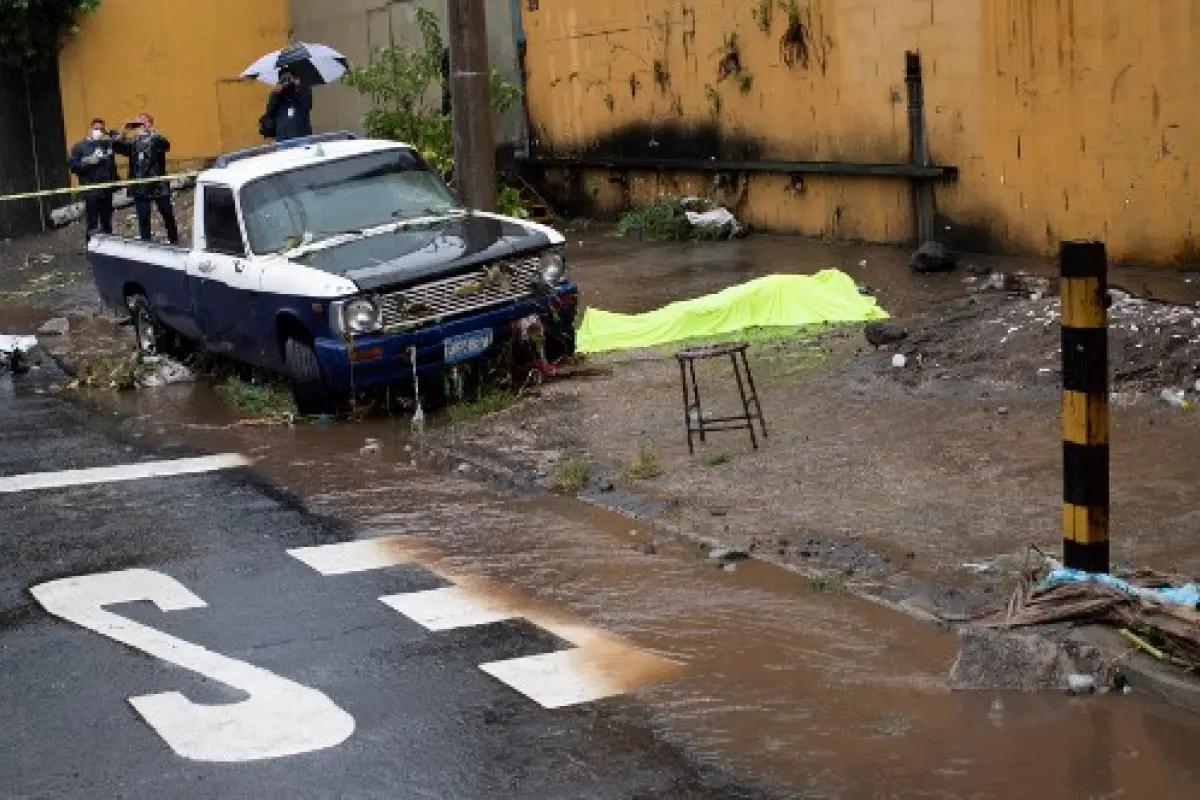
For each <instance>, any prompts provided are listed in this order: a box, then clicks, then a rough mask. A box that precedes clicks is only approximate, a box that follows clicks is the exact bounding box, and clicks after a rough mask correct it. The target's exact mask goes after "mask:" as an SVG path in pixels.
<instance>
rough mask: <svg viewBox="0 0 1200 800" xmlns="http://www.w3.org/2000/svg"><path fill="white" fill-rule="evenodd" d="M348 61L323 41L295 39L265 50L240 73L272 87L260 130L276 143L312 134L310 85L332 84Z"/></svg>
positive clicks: (259, 125) (259, 124)
mask: <svg viewBox="0 0 1200 800" xmlns="http://www.w3.org/2000/svg"><path fill="white" fill-rule="evenodd" d="M349 65H350V62H349V61H348V60H347V59H346V57H345V56H344V55H342V54H341V53H339V52H338V51H336V50H334V49H333V48H331V47H326V46H325V45H322V44H305V43H303V42H296V43H294V44H290V45H288V46H287V47H285V48H283V49H282V50H276V51H275V52H272V53H267V54H266V55H265V56H263V57H262V58H260V59H259V60H258V61H255V62H254V63H253V64H251V65H250V67H249V68H247V69H246V71H245V72H243V73H242V77H243V78H253V79H255V80H258V81H261V82H263V83H266V84H268V85H270V86H271V87H273V88H272V89H271V96H270V98H268V100H267V108H266V113H265V114H263V116H262V117H261V118H260V119H259V121H258V129H259V131H258V132H259V133H260V134H262V136H263V137H264V138H267V139H274V140H275V141H277V142H283V141H287V140H288V139H295V138H297V137H300V136H311V135H312V132H313V127H312V106H313V101H312V88H313V87H314V86H322V85H324V84H327V83H333V82H334V81H336V80H338V79H339V78H341V77H342V76H343V75H345V74H346V70H347V68H348V67H349Z"/></svg>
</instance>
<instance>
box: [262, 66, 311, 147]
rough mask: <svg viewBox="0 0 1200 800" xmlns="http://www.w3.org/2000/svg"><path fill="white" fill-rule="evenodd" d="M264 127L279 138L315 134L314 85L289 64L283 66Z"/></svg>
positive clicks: (269, 136)
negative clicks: (307, 81)
mask: <svg viewBox="0 0 1200 800" xmlns="http://www.w3.org/2000/svg"><path fill="white" fill-rule="evenodd" d="M263 123H264V124H263V125H262V126H261V127H262V130H261V131H260V132H261V133H262V134H263V135H264V136H265V137H267V138H269V139H274V140H275V141H277V142H286V141H287V140H288V139H297V138H299V137H301V136H312V132H313V130H312V88H311V87H310V86H308V85H307V84H305V83H304V82H303V81H302V80H301V79H300V78H298V77H297V76H296V75H295V74H294V73H293V72H292V71H291V70H290V69H289V68H288V67H284V68H283V69H281V70H279V83H277V84H275V86H274V87H273V88H272V89H271V96H270V97H269V98H267V112H266V113H265V114H263Z"/></svg>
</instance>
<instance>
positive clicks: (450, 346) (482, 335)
mask: <svg viewBox="0 0 1200 800" xmlns="http://www.w3.org/2000/svg"><path fill="white" fill-rule="evenodd" d="M491 346H492V329H491V328H485V329H484V330H481V331H471V332H470V333H460V334H459V335H458V336H450V337H447V338H446V340H445V341H444V342H443V343H442V347H443V348H444V351H445V355H444V356H443V359H444V360H445V362H446V363H447V364H458V363H460V362H463V361H470V360H471V359H472V358H477V357H479V356H481V355H483V354H484V353H485V352H487V349H488V348H489V347H491Z"/></svg>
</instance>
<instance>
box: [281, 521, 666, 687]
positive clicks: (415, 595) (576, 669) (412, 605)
mask: <svg viewBox="0 0 1200 800" xmlns="http://www.w3.org/2000/svg"><path fill="white" fill-rule="evenodd" d="M288 554H289V555H291V556H292V557H294V558H297V559H299V560H300V561H302V562H304V563H305V564H307V565H308V566H310V567H312V568H313V569H315V570H316V571H317V572H319V573H321V574H322V575H345V574H347V573H353V572H365V571H368V570H374V569H384V568H386V567H392V566H398V565H402V564H420V565H422V566H424V567H425V568H426V569H429V570H431V571H432V572H434V573H435V574H436V575H438V576H439V577H441V578H443V579H445V580H447V581H450V582H452V583H455V584H457V585H455V586H451V587H446V588H442V589H432V590H428V591H419V592H409V593H405V594H395V595H388V596H386V597H381V598H379V599H380V600H381V601H382V602H384V603H385V604H387V605H388V606H389V607H391V608H393V609H395V610H396V611H399V612H400V613H401V614H404V615H405V616H406V617H408V618H410V619H412V620H413V621H414V622H416V623H418V624H419V625H422V626H424V627H425V628H426V629H428V630H431V631H447V630H453V629H456V628H465V627H471V626H477V625H487V624H489V623H492V622H500V621H502V620H507V619H517V618H521V619H526V620H528V621H529V622H531V623H533V624H534V625H537V626H538V627H540V628H542V629H544V630H546V631H549V632H550V633H552V634H554V635H555V636H557V637H558V638H560V639H562V640H564V641H566V642H568V643H569V644H570V645H571V648H570V649H567V650H562V651H560V652H556V653H546V654H543V655H536V656H526V657H523V658H513V659H506V660H504V661H493V662H491V663H489V664H483V665H481V666H480V669H481V670H483V671H484V672H485V673H487V674H488V675H491V676H492V677H493V678H496V679H497V680H499V681H501V682H502V683H504V684H506V685H508V686H509V687H510V688H512V689H515V690H516V691H518V692H520V693H521V694H523V695H525V696H526V697H528V698H530V699H531V700H533V701H534V702H536V703H538V704H540V705H541V706H543V707H545V708H551V709H553V708H563V707H565V706H571V705H576V704H578V703H590V702H594V701H596V700H603V699H604V698H606V697H612V696H614V695H618V694H625V693H627V692H632V691H634V690H636V689H639V688H641V687H643V686H646V685H649V684H651V683H656V682H659V681H662V680H666V679H667V678H669V677H670V676H671V675H673V674H675V673H676V672H677V671H678V670H679V668H680V666H681V665H680V664H678V663H676V662H674V661H670V660H668V659H665V658H662V657H660V656H657V655H654V654H652V653H647V652H645V651H643V650H640V649H638V648H637V647H635V646H633V645H632V644H631V643H629V642H627V641H625V640H623V639H621V638H619V637H617V636H613V635H612V634H609V633H606V632H604V631H602V630H598V629H596V628H593V627H590V626H587V625H581V624H579V623H578V622H577V621H575V620H573V619H568V618H566V617H564V616H563V615H560V614H553V613H546V612H544V611H543V610H540V609H538V608H536V607H535V605H534V604H531V603H529V602H528V601H527V600H525V599H523V598H520V597H518V596H515V595H513V594H512V593H510V592H506V591H503V590H501V589H499V588H498V587H496V586H493V585H491V584H490V583H489V582H488V581H487V580H483V579H479V578H474V577H469V578H464V577H461V576H457V577H456V576H451V575H449V574H447V573H446V572H445V571H444V570H442V569H441V568H440V567H438V566H437V561H438V559H437V557H436V555H435V554H432V553H431V552H430V551H429V550H428V549H427V548H425V547H424V546H422V545H420V544H418V543H416V542H414V541H412V540H411V539H407V538H405V537H403V536H389V537H384V538H379V539H364V540H361V541H355V542H345V543H342V544H332V545H320V546H317V547H304V548H299V549H296V550H289V551H288Z"/></svg>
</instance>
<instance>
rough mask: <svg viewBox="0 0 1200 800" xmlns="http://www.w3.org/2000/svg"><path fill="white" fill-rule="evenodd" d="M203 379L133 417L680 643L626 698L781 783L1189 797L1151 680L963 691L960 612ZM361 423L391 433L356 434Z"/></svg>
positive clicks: (553, 600)
mask: <svg viewBox="0 0 1200 800" xmlns="http://www.w3.org/2000/svg"><path fill="white" fill-rule="evenodd" d="M203 394H204V390H190V389H172V390H165V391H162V392H156V393H153V394H150V393H143V394H141V395H130V396H129V398H130V403H129V404H128V405H126V406H125V407H124V408H123V411H125V412H129V413H132V414H133V415H134V417H133V421H132V422H131V428H130V430H131V431H134V432H137V433H138V434H139V435H142V436H145V437H150V438H153V439H156V440H160V441H165V442H168V443H180V444H182V443H187V444H190V445H195V446H201V447H203V448H205V449H209V450H212V451H224V450H229V451H238V452H243V453H247V454H250V455H253V456H254V457H255V458H257V459H259V461H258V462H257V464H256V466H255V469H256V471H258V472H260V473H261V474H263V475H264V476H266V477H268V478H269V479H270V480H272V481H275V482H278V483H279V484H280V485H282V486H283V487H285V488H286V489H288V490H289V491H292V492H295V493H297V494H298V495H299V496H300V497H301V498H302V499H303V500H304V502H305V504H306V505H307V506H308V507H309V508H311V509H312V510H313V511H314V512H317V513H319V514H322V515H328V516H331V517H334V518H337V519H341V520H346V521H349V522H350V523H352V524H353V526H354V528H355V531H356V535H357V536H361V537H385V536H386V537H394V536H399V537H402V538H403V539H405V540H411V541H412V542H414V543H416V544H419V545H421V546H422V547H421V552H422V553H423V554H424V555H423V556H422V558H424V559H426V560H427V561H428V562H429V563H430V564H431V565H432V566H433V567H434V568H435V569H436V570H438V571H440V572H447V573H452V574H455V575H467V576H473V577H475V578H479V579H483V580H485V581H486V582H487V583H488V584H491V585H493V586H495V587H504V588H505V590H506V591H509V592H515V594H516V596H517V597H518V598H519V599H517V600H516V601H515V602H517V603H518V604H520V605H521V606H522V607H523V608H525V609H526V613H527V614H530V615H533V616H535V617H536V616H537V615H539V614H542V615H550V616H556V615H562V614H566V615H568V616H569V617H570V618H573V619H579V620H582V621H585V622H586V623H589V624H592V625H597V626H599V627H601V628H603V629H604V630H607V631H610V632H612V633H614V634H616V635H618V636H620V637H623V638H625V639H627V640H629V641H631V642H633V643H635V644H636V645H637V646H639V647H641V648H644V649H646V650H648V651H650V652H652V653H654V654H656V655H659V656H663V657H666V658H668V659H671V660H673V661H676V662H679V663H680V664H681V665H682V669H681V670H680V671H679V672H678V673H677V674H675V675H673V676H671V677H668V678H666V679H665V680H662V681H661V682H655V683H652V684H651V685H648V686H645V687H642V688H640V689H638V690H637V691H635V692H634V693H633V694H632V695H631V696H627V697H626V698H624V699H618V700H615V701H611V702H614V703H616V704H617V706H618V707H620V706H622V705H628V706H629V708H630V710H631V711H633V710H634V709H639V710H642V709H644V710H648V712H649V713H650V714H651V717H652V719H653V721H654V725H655V728H656V729H657V730H658V731H659V733H660V735H661V736H663V737H664V738H665V739H667V740H668V741H671V742H672V743H676V744H678V745H679V746H681V747H682V748H683V750H684V751H685V752H687V753H689V754H691V755H693V756H694V757H695V758H696V759H698V760H699V761H700V762H701V763H705V764H711V765H713V766H719V767H724V768H730V769H733V770H734V771H736V772H737V773H738V774H748V775H751V776H753V777H754V779H755V780H756V781H762V782H763V783H764V785H766V786H770V787H773V788H774V789H775V790H777V791H779V792H780V793H781V795H782V796H788V797H830V798H834V797H837V798H841V797H845V798H859V797H881V798H882V797H945V798H983V797H996V798H1002V797H1020V796H1037V797H1045V798H1063V799H1064V800H1067V799H1068V798H1071V799H1074V798H1108V797H1156V798H1176V797H1178V798H1186V797H1191V796H1193V795H1194V789H1195V786H1196V785H1197V782H1198V781H1200V770H1198V769H1197V767H1196V764H1195V762H1194V759H1192V758H1191V756H1190V752H1191V749H1192V748H1191V745H1190V744H1189V743H1190V742H1192V741H1194V739H1195V737H1196V736H1197V734H1200V720H1197V719H1196V718H1194V717H1191V716H1189V715H1186V714H1184V713H1182V712H1176V711H1173V710H1171V709H1168V708H1166V707H1163V706H1159V705H1156V704H1153V703H1151V702H1148V701H1147V700H1145V699H1144V698H1139V697H1138V696H1137V693H1136V689H1135V692H1134V693H1133V694H1132V695H1130V696H1126V697H1114V696H1097V697H1090V698H1069V697H1066V696H1063V695H1060V694H1056V693H1046V694H1014V693H993V692H985V693H958V692H952V691H950V690H949V688H948V684H947V674H948V672H949V670H950V667H951V665H952V663H953V661H954V657H955V653H956V642H955V638H954V636H953V635H952V634H950V633H948V632H944V631H941V630H938V629H936V628H934V627H932V626H929V625H927V624H924V623H921V622H917V621H915V620H913V619H910V618H908V617H906V616H903V615H900V614H896V613H894V612H891V611H889V610H886V609H882V608H880V607H878V606H875V605H873V604H871V603H868V602H866V601H863V600H859V599H857V598H854V597H851V596H847V595H844V594H841V593H839V592H838V591H836V589H833V588H830V587H822V586H820V585H818V584H816V583H814V582H811V581H807V580H805V579H803V578H801V577H799V576H797V575H794V574H792V573H788V572H785V571H783V570H781V569H779V568H777V567H774V566H772V565H769V564H763V563H759V562H755V561H749V562H742V563H740V564H737V567H736V569H733V570H728V569H721V568H719V567H718V566H716V565H714V563H712V562H710V561H709V559H708V558H707V555H706V553H705V551H703V550H701V549H699V548H696V547H695V546H694V545H691V544H686V543H681V542H677V541H674V540H671V539H669V538H667V537H663V536H662V535H660V534H656V533H655V531H654V530H653V529H651V528H649V527H647V526H644V525H641V524H638V523H634V522H631V521H630V520H628V519H626V518H624V517H622V516H618V515H616V514H613V513H611V512H609V511H605V510H601V509H597V508H590V507H588V506H586V505H583V504H581V503H579V502H578V501H575V500H573V499H565V498H547V497H542V496H529V495H521V494H514V493H511V492H505V491H499V490H496V489H491V488H487V487H485V486H482V485H480V484H479V483H477V482H475V481H474V480H472V476H471V474H470V473H469V472H461V473H458V474H455V475H450V476H447V475H444V474H441V473H433V472H428V471H424V470H422V469H419V468H417V467H415V466H413V465H412V464H411V463H410V462H411V456H410V454H409V452H408V451H407V448H408V446H409V441H410V433H409V431H408V424H407V420H404V419H398V420H395V421H390V420H379V421H374V422H370V423H366V424H362V425H332V426H304V427H297V428H294V429H283V428H271V429H263V428H237V427H226V425H227V424H228V422H229V421H228V420H227V419H222V418H221V417H220V414H219V412H214V406H212V405H211V404H210V403H209V401H207V400H206V399H205V398H204V397H203ZM206 417H207V421H205V418H206ZM368 439H375V440H377V441H378V442H379V443H380V447H379V449H378V452H368V453H365V454H364V453H361V452H360V448H362V447H363V444H364V442H365V441H366V440H368ZM650 543H653V545H652V546H648V545H649V544H650ZM530 609H532V610H530Z"/></svg>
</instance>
